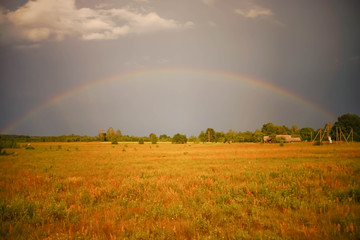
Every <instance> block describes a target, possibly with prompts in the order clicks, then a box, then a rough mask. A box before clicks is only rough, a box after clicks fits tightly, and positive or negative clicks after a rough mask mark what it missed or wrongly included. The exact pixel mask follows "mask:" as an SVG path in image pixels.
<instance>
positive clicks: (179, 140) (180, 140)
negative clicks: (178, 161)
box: [171, 133, 187, 144]
mask: <svg viewBox="0 0 360 240" xmlns="http://www.w3.org/2000/svg"><path fill="white" fill-rule="evenodd" d="M171 142H172V143H176V144H185V143H187V138H186V135H182V134H180V133H177V134H175V135H174V137H173V138H172V141H171Z"/></svg>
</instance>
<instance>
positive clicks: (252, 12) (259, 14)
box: [235, 5, 274, 18]
mask: <svg viewBox="0 0 360 240" xmlns="http://www.w3.org/2000/svg"><path fill="white" fill-rule="evenodd" d="M235 13H237V14H239V15H241V16H243V17H245V18H267V17H272V16H273V15H274V13H273V12H272V11H271V9H268V8H263V7H260V6H256V5H251V6H249V7H246V8H243V9H235Z"/></svg>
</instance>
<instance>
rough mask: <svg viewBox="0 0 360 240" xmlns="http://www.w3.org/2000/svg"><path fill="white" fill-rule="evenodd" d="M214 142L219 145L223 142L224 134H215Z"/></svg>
mask: <svg viewBox="0 0 360 240" xmlns="http://www.w3.org/2000/svg"><path fill="white" fill-rule="evenodd" d="M215 142H220V143H223V142H225V133H224V132H216V133H215Z"/></svg>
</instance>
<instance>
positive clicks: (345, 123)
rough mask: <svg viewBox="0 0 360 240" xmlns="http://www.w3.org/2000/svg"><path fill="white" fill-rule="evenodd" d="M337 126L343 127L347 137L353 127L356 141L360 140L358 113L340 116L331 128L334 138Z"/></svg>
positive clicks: (359, 118) (342, 129)
mask: <svg viewBox="0 0 360 240" xmlns="http://www.w3.org/2000/svg"><path fill="white" fill-rule="evenodd" d="M337 127H340V128H341V131H342V132H343V133H344V135H345V136H346V137H347V136H348V135H349V134H350V132H351V129H352V130H353V134H354V141H356V142H360V117H359V116H358V115H356V114H350V113H347V114H344V115H342V116H340V117H338V120H337V121H336V122H335V124H334V126H333V127H332V130H331V137H332V138H333V139H335V138H336V128H337ZM349 140H350V139H349Z"/></svg>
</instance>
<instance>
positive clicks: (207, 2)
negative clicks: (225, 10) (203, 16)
mask: <svg viewBox="0 0 360 240" xmlns="http://www.w3.org/2000/svg"><path fill="white" fill-rule="evenodd" d="M201 1H202V2H203V3H204V4H205V5H208V6H210V7H213V6H214V4H215V0H201Z"/></svg>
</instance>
